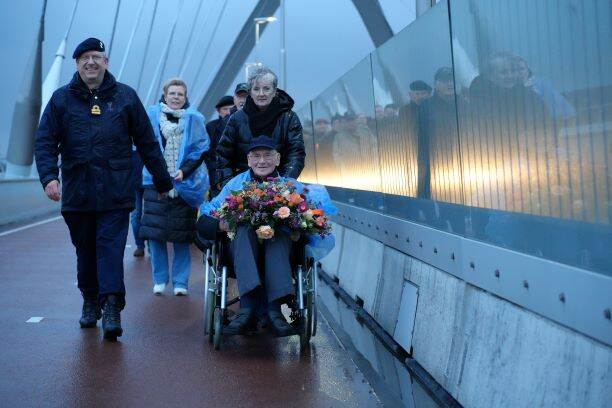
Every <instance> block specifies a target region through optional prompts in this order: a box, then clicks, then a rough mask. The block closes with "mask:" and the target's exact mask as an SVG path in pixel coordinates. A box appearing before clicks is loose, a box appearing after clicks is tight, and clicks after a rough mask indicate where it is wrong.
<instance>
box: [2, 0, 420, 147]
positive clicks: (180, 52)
mask: <svg viewBox="0 0 612 408" xmlns="http://www.w3.org/2000/svg"><path fill="white" fill-rule="evenodd" d="M140 1H141V0H122V1H121V7H120V9H119V17H118V20H117V28H116V33H115V40H114V43H113V47H112V49H111V50H110V51H111V60H110V70H111V72H113V73H114V74H115V75H116V74H118V71H119V69H120V66H121V62H122V60H123V58H124V55H125V52H126V48H127V43H128V40H129V37H130V33H131V31H132V29H133V27H134V24H136V23H138V26H137V31H136V35H135V37H134V42H133V45H132V47H131V50H130V52H129V54H128V58H127V65H126V69H125V71H124V73H123V76H122V77H121V81H122V82H125V83H127V84H128V85H130V86H133V87H136V83H137V81H138V75H139V73H140V70H141V67H142V66H143V65H142V64H143V58H144V54H145V44H146V37H147V33H148V29H149V27H150V21H151V17H152V15H153V5H154V3H155V0H144V2H145V3H144V8H143V12H142V15H141V18H140V20H137V19H136V17H137V13H138V9H139V5H140ZM224 1H225V0H202V2H203V4H202V6H201V7H200V12H199V14H198V15H196V11H197V10H198V5H199V4H200V0H184V4H183V7H182V9H181V12H180V14H179V15H178V24H177V29H176V33H175V36H174V39H173V41H172V43H171V46H170V53H169V58H168V64H167V67H166V70H165V72H164V79H167V78H169V77H171V76H174V75H177V74H178V73H179V70H180V69H181V65H182V63H183V61H186V62H188V64H187V65H186V67H185V72H184V78H185V79H186V81H187V84H188V85H189V87H190V89H189V93H190V96H191V97H192V98H196V99H197V98H199V97H201V96H202V95H203V93H204V92H205V91H206V89H207V88H208V86H209V85H210V81H211V80H212V78H213V77H214V75H215V73H216V71H217V70H218V69H219V68H222V67H220V64H221V63H222V62H223V59H224V58H225V56H226V54H227V51H228V49H229V47H230V46H231V45H232V44H233V42H234V40H235V39H236V36H237V34H238V32H239V31H240V29H241V28H242V25H243V24H244V22H245V20H246V19H247V18H248V16H249V15H250V13H251V11H252V10H253V7H254V6H255V4H256V3H257V1H256V0H227V6H226V7H225V10H224V11H223V13H222V14H221V11H222V10H221V9H222V8H223V4H224ZM180 3H181V1H180V0H159V3H158V9H157V14H156V17H155V21H154V23H153V30H152V35H151V40H150V46H149V53H148V56H147V60H146V61H144V69H143V70H142V71H143V76H142V85H141V87H140V88H139V89H138V91H139V95H140V96H141V99H145V97H146V95H147V93H148V91H149V87H150V84H151V82H152V78H153V75H154V73H155V68H156V67H157V65H158V63H159V61H160V57H161V54H162V51H163V48H164V45H165V43H166V41H167V39H168V36H169V34H170V29H171V26H172V21H173V19H174V17H175V16H176V14H177V12H178V8H179V5H180ZM380 3H381V6H382V7H383V11H384V13H385V15H386V17H387V19H388V21H389V24H390V25H391V27H392V29H393V31H394V32H398V31H400V30H401V29H402V28H403V27H405V26H406V25H407V24H409V23H410V22H411V21H412V20H414V15H415V12H414V1H413V0H380ZM42 4H43V1H42V0H21V1H10V2H9V1H2V5H0V38H3V41H2V43H1V45H0V47H1V48H2V55H3V56H4V58H5V60H4V63H3V64H2V66H1V67H0V84H1V85H2V89H3V92H2V97H0V157H4V156H5V155H6V148H7V144H8V134H9V132H10V123H11V119H12V114H13V106H14V101H15V98H16V96H17V94H18V93H19V89H20V88H21V86H22V81H23V74H24V71H25V70H26V67H27V64H28V60H29V57H30V55H31V54H32V49H33V47H34V46H35V41H36V34H37V30H38V24H39V20H40V15H41V11H42ZM74 4H75V0H48V3H47V12H46V16H45V42H44V46H43V78H44V76H45V75H46V73H47V72H48V70H49V67H50V65H51V63H52V62H53V58H54V56H55V53H56V50H57V47H58V46H59V44H60V41H61V39H62V37H63V36H64V33H65V32H66V30H67V28H68V23H69V18H70V14H71V12H72V9H73V7H74ZM116 4H117V1H116V0H105V1H93V0H80V2H79V4H78V7H77V11H76V18H75V21H74V25H73V26H72V30H71V32H70V35H69V36H68V44H67V51H66V59H65V60H64V63H63V66H62V75H61V82H62V84H63V83H66V82H68V81H69V80H70V78H71V77H72V75H73V74H74V71H75V65H74V60H72V58H71V57H72V52H73V50H74V48H75V46H76V45H77V44H78V43H79V42H80V41H82V40H83V39H85V38H87V37H90V36H92V37H97V38H100V39H101V40H102V41H104V42H105V44H106V45H107V47H109V46H110V38H111V32H112V26H113V18H114V15H115V7H116ZM276 16H277V17H280V10H279V12H277V14H276ZM286 18H287V21H286V44H287V88H288V89H287V91H288V92H289V93H290V94H291V95H292V96H293V97H294V99H295V101H296V107H300V106H302V105H303V104H305V103H306V102H307V101H308V100H310V99H312V98H314V97H315V96H317V95H318V94H320V93H321V92H322V91H323V90H324V89H325V88H326V87H327V86H328V85H329V84H331V83H332V82H333V81H334V80H335V79H337V78H338V77H340V76H341V75H342V74H343V73H345V72H346V71H347V70H349V69H350V68H351V67H352V66H354V65H355V64H356V63H358V62H359V61H360V60H361V59H362V58H364V57H365V56H366V55H367V54H368V53H369V52H371V51H372V50H373V48H374V46H373V43H372V41H371V39H370V37H369V35H368V32H367V30H366V29H365V27H364V25H363V22H362V20H361V18H360V16H359V14H358V13H357V11H356V9H355V7H354V5H353V2H352V1H351V0H286ZM217 21H219V26H218V29H217V31H216V32H213V29H214V26H215V24H216V22H217ZM193 27H195V29H194V30H193V35H192V40H191V43H190V44H187V40H188V38H189V36H190V33H191V31H192V28H193ZM280 27H281V25H280V22H278V21H277V22H273V23H270V24H269V26H268V27H267V28H266V30H265V31H264V33H263V35H262V37H261V42H260V48H259V55H260V59H261V60H262V61H263V62H264V64H266V65H268V66H269V67H270V68H272V69H273V70H274V71H276V72H278V71H279V67H280V64H279V62H280V52H279V49H280ZM211 37H212V38H211ZM209 42H210V48H209V51H208V54H207V55H206V58H205V59H204V60H203V63H201V62H202V58H203V57H204V51H205V48H206V46H207V45H208V43H209ZM192 50H193V51H192ZM189 55H191V57H189ZM254 60H255V51H253V53H252V54H251V56H250V57H249V58H248V59H247V61H254ZM200 65H201V66H202V70H201V71H200V72H199V74H198V73H197V72H196V71H197V68H198V66H200ZM196 78H197V83H194V81H195V80H196ZM243 79H244V74H243V73H241V74H240V75H239V77H237V78H236V80H235V81H234V84H235V83H236V82H238V81H242V80H243ZM233 86H234V85H232V88H233ZM160 92H161V91H160V90H159V89H155V90H154V92H153V93H154V95H155V98H157V97H158V96H159V95H160ZM229 92H230V90H228V93H229ZM149 102H150V101H149ZM194 102H196V103H197V102H198V101H194ZM207 119H212V118H207Z"/></svg>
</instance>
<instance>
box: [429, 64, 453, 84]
mask: <svg viewBox="0 0 612 408" xmlns="http://www.w3.org/2000/svg"><path fill="white" fill-rule="evenodd" d="M434 79H435V80H436V81H451V80H452V79H453V70H452V68H451V67H442V68H440V69H438V70H437V71H436V75H434Z"/></svg>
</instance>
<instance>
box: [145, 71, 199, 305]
mask: <svg viewBox="0 0 612 408" xmlns="http://www.w3.org/2000/svg"><path fill="white" fill-rule="evenodd" d="M147 113H148V115H149V120H150V121H151V124H152V125H153V130H154V131H155V135H156V137H157V140H158V142H159V144H160V146H161V149H162V152H163V155H164V159H165V161H166V165H167V168H168V172H169V173H170V174H171V175H173V177H174V188H173V189H172V190H171V191H170V193H169V194H168V197H160V196H159V195H158V194H157V192H156V191H155V190H154V189H153V188H152V187H153V185H152V179H151V175H150V174H149V172H148V171H147V170H146V169H144V170H143V186H144V188H145V191H144V211H143V216H142V223H141V226H140V237H141V238H144V239H148V240H149V243H150V244H149V245H150V247H151V264H152V268H153V293H154V294H156V295H161V294H162V293H163V292H164V290H165V289H166V285H167V284H168V282H169V278H170V276H169V266H168V250H167V243H168V242H172V243H173V245H174V259H173V261H172V284H173V286H174V294H175V295H177V296H183V295H186V294H187V288H188V281H189V272H190V270H191V256H190V253H189V247H190V244H191V242H193V239H194V238H195V221H196V216H197V209H198V207H199V206H200V204H202V202H203V201H204V195H205V194H206V191H207V190H208V187H209V178H208V170H207V169H206V165H205V164H201V162H200V161H199V159H200V156H201V155H202V153H204V152H205V151H207V150H208V148H209V146H210V139H209V138H208V134H207V133H206V127H205V124H204V117H203V116H202V115H201V114H200V113H199V112H198V111H197V110H196V109H195V108H192V107H190V106H189V102H188V101H187V85H186V84H185V82H184V81H183V80H181V79H179V78H173V79H171V80H169V81H168V82H166V84H165V85H164V95H163V97H162V99H161V101H160V102H159V103H158V104H157V105H153V106H151V107H149V109H148V110H147Z"/></svg>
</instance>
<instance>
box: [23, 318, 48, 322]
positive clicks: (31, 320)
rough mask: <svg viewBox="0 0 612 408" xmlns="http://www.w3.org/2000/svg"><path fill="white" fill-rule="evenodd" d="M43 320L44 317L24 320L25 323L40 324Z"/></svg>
mask: <svg viewBox="0 0 612 408" xmlns="http://www.w3.org/2000/svg"><path fill="white" fill-rule="evenodd" d="M43 319H44V317H30V318H29V319H28V320H26V323H40V322H42V320H43Z"/></svg>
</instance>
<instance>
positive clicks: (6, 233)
mask: <svg viewBox="0 0 612 408" xmlns="http://www.w3.org/2000/svg"><path fill="white" fill-rule="evenodd" d="M60 218H62V216H61V215H60V216H57V217H53V218H49V219H48V220H42V221H38V222H35V223H32V224H28V225H24V226H23V227H19V228H15V229H12V230H8V231H4V232H0V237H3V236H5V235H8V234H12V233H13V232H18V231H23V230H24V229H28V228H32V227H36V226H38V225H43V224H46V223H48V222H52V221H56V220H59V219H60Z"/></svg>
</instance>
